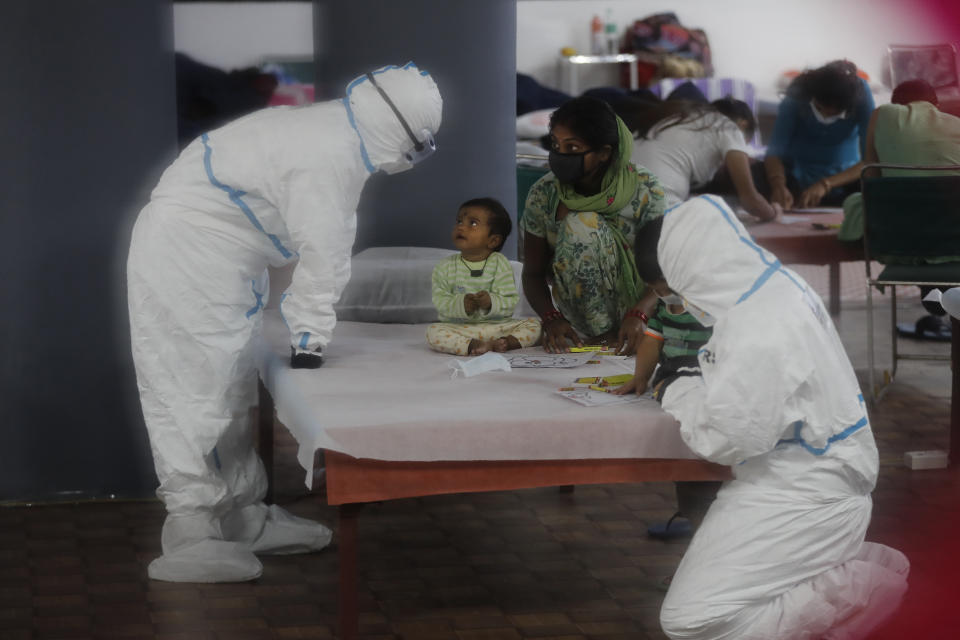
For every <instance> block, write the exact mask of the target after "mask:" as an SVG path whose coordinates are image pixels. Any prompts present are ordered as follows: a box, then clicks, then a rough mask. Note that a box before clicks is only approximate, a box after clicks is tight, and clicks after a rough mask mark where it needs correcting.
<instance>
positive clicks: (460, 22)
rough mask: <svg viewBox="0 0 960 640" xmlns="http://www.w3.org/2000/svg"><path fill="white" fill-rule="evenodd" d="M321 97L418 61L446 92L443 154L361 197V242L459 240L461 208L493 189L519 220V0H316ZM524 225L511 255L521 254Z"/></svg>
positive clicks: (437, 243) (378, 180)
mask: <svg viewBox="0 0 960 640" xmlns="http://www.w3.org/2000/svg"><path fill="white" fill-rule="evenodd" d="M314 20H315V25H316V30H315V33H316V36H315V46H316V54H315V59H316V62H317V87H318V91H319V93H320V94H321V95H320V98H319V99H329V98H338V97H342V95H343V90H344V88H345V87H346V84H347V82H349V81H350V80H351V79H353V78H355V77H356V76H358V75H360V74H362V73H364V72H366V71H369V70H371V69H373V68H376V67H379V66H383V65H386V64H403V63H406V62H408V61H410V60H413V61H414V62H416V63H417V65H418V66H419V67H420V68H422V69H425V70H427V71H429V72H430V73H431V74H432V75H433V77H434V78H435V79H436V81H437V85H438V86H439V87H440V93H441V95H442V96H443V102H444V104H443V124H442V125H441V127H440V132H439V134H438V135H437V153H436V154H435V155H434V156H433V157H431V158H429V159H428V160H426V161H424V162H423V163H422V164H420V165H418V166H417V167H416V168H414V169H413V170H412V171H408V172H406V173H403V174H398V175H393V176H385V175H382V174H378V175H375V176H373V177H372V178H371V179H370V181H369V182H368V183H367V187H366V189H365V192H364V195H363V198H362V199H361V201H360V207H359V211H358V220H357V243H356V245H355V250H360V249H364V248H366V247H370V246H397V245H403V246H427V247H450V248H452V244H451V240H450V232H451V230H452V228H453V223H454V219H455V216H456V211H457V206H458V205H459V204H460V203H462V202H463V201H465V200H468V199H470V198H476V197H480V196H491V197H494V198H497V199H498V200H500V201H501V202H502V203H503V204H504V206H506V207H507V210H508V211H510V212H511V215H512V217H513V220H514V222H516V213H517V212H516V211H514V209H515V208H516V168H515V165H516V162H515V157H514V156H515V140H516V48H517V43H516V20H517V14H516V1H515V0H483V1H482V2H478V1H477V0H403V2H383V0H349V1H344V0H314ZM516 234H517V231H516V229H514V231H513V232H512V233H511V235H510V238H508V240H507V244H506V246H505V247H504V253H505V254H506V255H507V256H509V257H511V258H513V257H515V256H516V247H517V235H516Z"/></svg>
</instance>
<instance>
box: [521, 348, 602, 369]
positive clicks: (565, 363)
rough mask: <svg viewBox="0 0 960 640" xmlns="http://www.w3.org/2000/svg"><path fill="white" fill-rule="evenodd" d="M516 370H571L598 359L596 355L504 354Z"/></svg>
mask: <svg viewBox="0 0 960 640" xmlns="http://www.w3.org/2000/svg"><path fill="white" fill-rule="evenodd" d="M503 357H504V358H506V359H507V360H508V361H509V362H510V366H511V367H512V368H514V369H570V368H572V367H579V366H580V365H582V364H584V363H586V362H587V360H594V359H597V354H595V353H589V352H587V353H517V354H513V355H507V354H503Z"/></svg>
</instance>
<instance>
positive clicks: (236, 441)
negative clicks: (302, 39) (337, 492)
mask: <svg viewBox="0 0 960 640" xmlns="http://www.w3.org/2000/svg"><path fill="white" fill-rule="evenodd" d="M373 75H374V76H375V77H376V80H377V84H379V85H380V87H381V88H382V89H383V90H384V91H385V92H386V93H387V95H388V96H389V97H390V98H391V99H392V101H393V102H394V104H395V105H396V107H397V108H398V109H399V111H400V113H401V114H402V115H403V117H404V118H405V119H406V121H407V122H408V123H409V127H410V129H411V130H412V131H413V132H415V133H416V134H417V135H418V136H419V135H420V134H421V132H423V131H424V130H428V131H429V132H430V133H431V134H434V133H436V131H437V130H438V128H439V127H440V118H441V110H442V101H441V98H440V93H439V91H438V90H437V85H436V83H435V82H434V81H433V79H432V78H431V77H430V75H429V74H427V73H426V72H422V71H420V70H419V69H418V68H417V67H416V65H414V64H413V63H409V64H407V65H406V66H404V67H385V68H382V69H378V70H376V71H374V72H373ZM418 139H419V138H418ZM413 146H414V143H413V142H412V141H411V140H410V137H409V136H408V135H407V133H406V132H405V131H404V129H403V127H402V126H401V124H400V121H399V119H398V118H397V116H396V115H395V114H394V112H393V111H392V110H391V108H390V106H389V105H388V104H387V102H386V101H385V100H384V98H383V97H382V96H381V95H380V94H379V93H378V92H377V90H376V89H375V88H374V87H373V86H372V84H371V82H370V80H369V79H368V78H367V77H366V76H361V77H359V78H357V79H356V80H354V81H353V82H351V83H350V84H349V85H348V87H347V91H346V97H345V98H344V99H342V100H335V101H330V102H323V103H318V104H314V105H309V106H305V107H298V108H291V107H276V108H272V109H265V110H262V111H258V112H256V113H253V114H251V115H248V116H246V117H243V118H240V119H239V120H236V121H234V122H232V123H230V124H228V125H226V126H224V127H222V128H220V129H217V130H214V131H211V132H209V133H207V134H204V135H203V136H201V137H200V138H198V139H197V140H194V141H193V142H192V143H191V144H190V145H189V146H188V147H187V148H185V149H184V150H183V152H182V153H181V154H180V156H179V157H178V158H177V160H176V161H175V162H174V163H173V164H172V165H170V167H168V168H167V170H166V171H165V172H164V174H163V176H162V178H161V179H160V182H159V184H158V185H157V187H156V188H155V189H154V191H153V193H152V195H151V200H150V202H149V204H147V206H146V207H144V209H143V210H142V211H141V212H140V215H139V217H138V218H137V221H136V224H135V226H134V230H133V240H132V244H131V247H130V253H129V257H128V262H127V283H128V297H129V309H130V325H131V337H132V344H133V357H134V363H135V365H136V372H137V382H138V385H139V389H140V398H141V403H142V406H143V414H144V419H145V421H146V425H147V430H148V431H149V435H150V444H151V448H152V451H153V458H154V463H155V465H156V471H157V476H158V479H159V482H160V486H159V488H158V490H157V494H158V495H159V497H160V498H161V499H162V500H163V502H164V504H165V505H166V508H167V512H168V515H167V519H166V521H165V523H164V526H163V533H162V536H161V540H162V546H163V555H162V556H161V557H159V558H157V559H155V560H154V561H153V562H152V563H151V564H150V567H149V571H148V572H149V575H150V577H151V578H154V579H158V580H169V581H177V582H232V581H240V580H249V579H253V578H256V577H257V576H259V575H260V572H261V570H262V567H261V564H260V562H259V560H258V559H257V558H256V557H255V556H254V553H298V552H305V551H311V550H316V549H321V548H323V547H324V546H326V545H327V544H328V543H329V541H330V535H331V534H330V530H329V529H327V528H326V527H324V526H322V525H320V524H318V523H314V522H311V521H309V520H304V519H302V518H295V517H294V516H292V515H290V514H288V513H286V512H285V511H283V510H282V509H280V508H279V507H276V506H272V507H269V508H268V507H267V506H266V505H265V504H264V503H263V498H264V495H265V492H266V489H267V479H266V474H265V472H264V468H263V464H262V463H261V461H260V459H259V457H258V456H257V454H256V452H255V451H254V447H253V429H252V423H251V420H250V414H251V407H252V406H253V405H254V404H255V402H256V386H257V374H256V370H255V366H254V361H253V350H252V349H253V344H252V343H253V338H254V335H255V334H256V333H257V332H258V330H259V327H260V323H261V316H262V313H260V310H261V309H262V308H263V306H264V304H265V301H266V299H267V295H268V290H267V287H268V283H267V280H266V277H265V274H266V268H267V266H268V265H272V266H282V265H285V264H289V263H291V262H293V261H295V260H299V262H298V264H297V266H296V268H295V270H294V273H293V278H292V283H291V285H290V287H289V289H288V290H287V291H286V292H285V293H284V295H283V297H282V298H281V313H282V315H283V317H284V319H285V321H286V323H287V325H288V326H289V328H290V332H291V345H292V346H294V347H296V348H297V349H299V350H305V351H315V350H317V349H318V348H322V347H323V346H325V345H326V344H327V342H328V341H329V340H330V335H331V332H332V330H333V327H334V324H335V321H336V317H335V315H334V311H333V304H334V303H335V302H336V301H337V299H338V298H339V296H340V293H341V291H342V289H343V287H344V285H345V284H346V282H347V280H348V279H349V276H350V254H351V248H352V245H353V241H354V235H355V230H356V207H357V203H358V201H359V199H360V193H361V190H362V189H363V186H364V183H365V182H366V180H367V178H368V177H369V176H370V174H372V173H374V172H375V171H377V170H379V169H384V170H400V169H403V168H409V166H412V164H411V163H410V162H409V159H407V158H405V157H404V155H405V154H406V153H407V152H409V151H411V149H412V148H413Z"/></svg>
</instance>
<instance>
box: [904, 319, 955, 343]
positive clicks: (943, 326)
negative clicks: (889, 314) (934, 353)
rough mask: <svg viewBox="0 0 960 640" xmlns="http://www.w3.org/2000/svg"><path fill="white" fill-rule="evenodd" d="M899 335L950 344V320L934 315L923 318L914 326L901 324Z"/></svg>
mask: <svg viewBox="0 0 960 640" xmlns="http://www.w3.org/2000/svg"><path fill="white" fill-rule="evenodd" d="M897 333H899V334H900V335H902V336H906V337H909V338H916V339H918V340H935V341H937V342H950V338H951V330H950V322H949V320H946V319H945V318H941V317H939V316H934V315H927V316H923V317H922V318H920V319H919V320H917V321H916V323H914V324H910V323H909V322H903V323H900V324H898V325H897Z"/></svg>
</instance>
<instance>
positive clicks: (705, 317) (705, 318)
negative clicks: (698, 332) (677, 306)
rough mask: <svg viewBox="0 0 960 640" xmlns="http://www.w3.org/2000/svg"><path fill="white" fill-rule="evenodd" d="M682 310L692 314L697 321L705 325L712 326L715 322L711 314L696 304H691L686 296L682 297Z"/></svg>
mask: <svg viewBox="0 0 960 640" xmlns="http://www.w3.org/2000/svg"><path fill="white" fill-rule="evenodd" d="M683 310H684V311H686V312H687V313H689V314H690V315H692V316H693V317H694V318H696V319H697V322H699V323H700V324H702V325H703V326H705V327H712V326H713V325H715V324H717V319H716V318H714V317H713V316H712V315H710V314H709V313H707V312H706V311H704V310H703V309H701V308H700V307H698V306H697V305H695V304H693V303H692V302H690V301H689V300H687V299H686V298H683Z"/></svg>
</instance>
